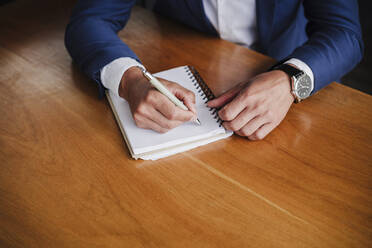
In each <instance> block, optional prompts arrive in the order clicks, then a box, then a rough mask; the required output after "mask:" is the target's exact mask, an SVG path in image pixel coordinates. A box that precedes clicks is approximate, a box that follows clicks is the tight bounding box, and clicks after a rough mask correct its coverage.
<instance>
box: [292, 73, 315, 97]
mask: <svg viewBox="0 0 372 248" xmlns="http://www.w3.org/2000/svg"><path fill="white" fill-rule="evenodd" d="M311 88H312V82H311V79H310V77H309V76H308V75H306V74H305V75H304V76H303V77H301V78H299V79H298V80H297V83H296V87H295V91H296V95H297V96H298V97H299V98H301V99H305V98H307V97H308V96H310V93H311V90H312V89H311Z"/></svg>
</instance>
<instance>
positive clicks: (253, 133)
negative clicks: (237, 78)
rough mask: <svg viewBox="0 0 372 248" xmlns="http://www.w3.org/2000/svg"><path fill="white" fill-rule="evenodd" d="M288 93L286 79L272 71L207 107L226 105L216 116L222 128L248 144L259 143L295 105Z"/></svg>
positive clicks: (213, 101)
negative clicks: (243, 137) (221, 123)
mask: <svg viewBox="0 0 372 248" xmlns="http://www.w3.org/2000/svg"><path fill="white" fill-rule="evenodd" d="M290 91H291V86H290V78H289V76H288V75H287V74H286V73H284V72H282V71H278V70H274V71H270V72H265V73H262V74H260V75H258V76H256V77H254V78H253V79H252V80H250V81H249V82H248V83H241V84H239V85H237V86H235V87H234V88H232V89H231V90H229V91H228V92H226V93H224V94H222V95H221V96H219V97H218V98H216V99H214V100H212V101H210V102H208V106H209V107H221V106H224V105H225V106H224V107H223V108H222V109H221V110H220V111H219V112H218V115H219V116H220V118H221V119H222V120H223V121H224V122H223V125H224V127H225V128H226V129H229V130H232V131H234V132H235V133H236V134H238V135H240V136H246V137H248V139H250V140H260V139H263V138H264V137H265V136H266V135H267V134H268V133H270V132H271V131H272V130H273V129H274V128H275V127H276V126H277V125H279V123H280V122H281V121H282V120H283V119H284V117H285V115H286V114H287V112H288V110H289V108H290V106H291V104H292V103H293V101H294V97H293V95H292V94H291V92H290Z"/></svg>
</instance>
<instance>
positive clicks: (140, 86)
mask: <svg viewBox="0 0 372 248" xmlns="http://www.w3.org/2000/svg"><path fill="white" fill-rule="evenodd" d="M159 80H160V81H161V82H162V83H163V84H164V85H165V86H166V87H167V88H168V89H169V90H170V91H171V92H172V93H173V94H174V95H175V96H176V97H177V98H178V99H180V100H181V101H183V103H184V104H185V105H186V106H187V108H188V109H189V110H190V111H185V110H182V109H181V108H179V107H177V106H176V105H175V104H174V103H172V102H171V101H170V100H169V99H168V98H167V97H166V96H164V95H163V94H162V93H160V92H159V91H158V90H156V89H155V88H154V87H153V86H152V85H151V84H150V82H149V81H148V80H147V79H146V78H145V77H144V76H143V74H142V72H141V70H140V69H139V68H136V67H131V68H130V69H128V70H127V71H126V72H125V73H124V75H123V77H122V79H121V82H120V86H119V95H120V96H121V97H123V98H124V99H126V100H127V101H128V103H129V106H130V109H131V111H132V115H133V119H134V121H135V122H136V125H137V126H138V127H140V128H145V129H152V130H154V131H157V132H159V133H165V132H167V131H169V130H170V129H172V128H175V127H177V126H178V125H180V124H182V123H183V122H186V121H190V120H192V119H195V118H196V109H195V95H194V93H193V92H191V91H189V90H187V89H185V88H183V87H181V86H180V85H178V84H176V83H173V82H170V81H167V80H164V79H160V78H159Z"/></svg>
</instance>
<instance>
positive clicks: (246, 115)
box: [223, 108, 258, 131]
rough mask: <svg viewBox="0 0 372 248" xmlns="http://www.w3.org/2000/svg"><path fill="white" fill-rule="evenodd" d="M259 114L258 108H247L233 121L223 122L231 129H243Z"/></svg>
mask: <svg viewBox="0 0 372 248" xmlns="http://www.w3.org/2000/svg"><path fill="white" fill-rule="evenodd" d="M257 115H258V112H257V110H251V109H249V108H245V109H244V110H243V111H242V112H240V113H239V114H238V116H237V117H236V118H235V119H233V120H232V121H225V122H223V126H224V127H225V128H226V129H228V130H231V131H238V130H240V129H242V128H243V127H244V126H245V125H246V124H247V123H248V122H249V121H250V120H252V119H253V118H255V117H256V116H257Z"/></svg>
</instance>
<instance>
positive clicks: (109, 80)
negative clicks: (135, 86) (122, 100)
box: [101, 57, 144, 95]
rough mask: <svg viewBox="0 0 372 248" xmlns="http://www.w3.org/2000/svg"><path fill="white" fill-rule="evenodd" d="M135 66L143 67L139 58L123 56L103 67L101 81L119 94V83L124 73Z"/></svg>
mask: <svg viewBox="0 0 372 248" xmlns="http://www.w3.org/2000/svg"><path fill="white" fill-rule="evenodd" d="M133 66H139V67H142V68H144V67H143V65H141V64H140V63H138V62H137V60H135V59H132V58H130V57H122V58H118V59H115V60H113V61H111V62H110V63H109V64H107V65H105V66H104V67H103V68H102V69H101V82H102V84H103V86H105V87H106V88H107V89H109V90H111V91H112V92H114V93H115V94H116V95H119V85H120V81H121V78H122V77H123V75H124V73H125V72H126V71H127V70H128V69H129V68H131V67H133Z"/></svg>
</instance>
